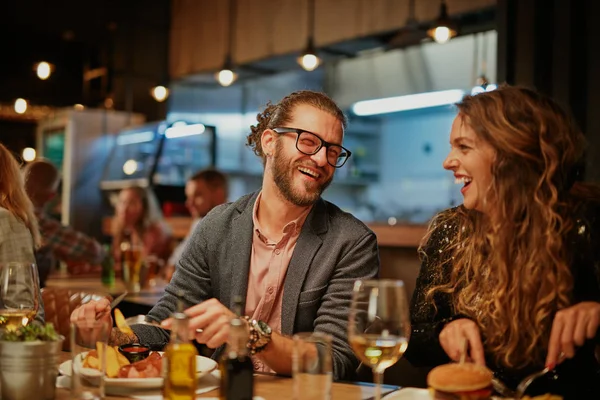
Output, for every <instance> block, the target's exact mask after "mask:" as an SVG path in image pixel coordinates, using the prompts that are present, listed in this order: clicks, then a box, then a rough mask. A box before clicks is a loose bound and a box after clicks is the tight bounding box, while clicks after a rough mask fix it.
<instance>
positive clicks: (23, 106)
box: [15, 98, 27, 114]
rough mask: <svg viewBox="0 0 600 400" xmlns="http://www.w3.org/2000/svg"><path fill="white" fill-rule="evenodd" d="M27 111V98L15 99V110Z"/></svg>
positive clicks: (21, 112)
mask: <svg viewBox="0 0 600 400" xmlns="http://www.w3.org/2000/svg"><path fill="white" fill-rule="evenodd" d="M25 111H27V100H25V99H21V98H19V99H17V100H15V112H16V113H17V114H25Z"/></svg>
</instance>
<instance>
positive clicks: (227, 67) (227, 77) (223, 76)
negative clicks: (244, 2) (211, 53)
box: [215, 0, 238, 87]
mask: <svg viewBox="0 0 600 400" xmlns="http://www.w3.org/2000/svg"><path fill="white" fill-rule="evenodd" d="M235 14H236V7H235V0H229V37H228V38H227V39H228V41H227V54H226V55H225V62H224V63H223V68H221V70H220V71H219V72H218V73H217V74H216V75H215V77H216V78H217V81H218V82H219V84H220V85H221V86H225V87H227V86H229V85H231V84H232V83H233V82H235V81H236V80H237V77H238V74H236V73H235V71H234V69H233V58H232V56H231V54H232V52H233V44H234V43H233V39H234V36H235V16H236V15H235Z"/></svg>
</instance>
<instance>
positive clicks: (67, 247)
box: [23, 159, 105, 287]
mask: <svg viewBox="0 0 600 400" xmlns="http://www.w3.org/2000/svg"><path fill="white" fill-rule="evenodd" d="M23 175H24V178H25V188H26V190H27V195H28V196H29V198H30V199H31V202H32V203H33V206H34V209H35V216H36V217H37V221H38V224H39V227H40V234H41V236H42V246H41V247H40V248H39V249H38V250H37V251H36V254H35V257H36V260H37V264H38V268H39V270H40V286H42V287H44V286H45V282H46V279H47V277H48V274H49V273H50V272H51V270H52V268H53V266H54V265H55V264H56V261H64V262H85V263H88V264H90V265H93V266H97V265H100V263H101V262H102V260H103V259H104V256H105V252H104V250H103V249H102V246H101V245H100V243H98V242H97V241H96V240H95V239H94V238H92V237H90V236H87V235H86V234H84V233H82V232H79V231H77V230H75V229H73V228H71V227H69V226H65V225H63V224H62V223H61V222H60V221H58V220H57V219H55V218H52V217H51V216H49V215H48V213H47V210H46V209H45V208H46V205H47V204H48V203H49V202H50V200H52V199H53V198H54V197H55V196H56V195H57V189H58V185H59V183H60V173H59V171H58V169H57V168H56V167H55V166H54V164H52V163H51V162H49V161H47V160H43V159H37V160H35V161H32V162H31V163H29V164H27V165H26V166H25V167H24V168H23Z"/></svg>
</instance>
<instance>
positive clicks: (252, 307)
mask: <svg viewBox="0 0 600 400" xmlns="http://www.w3.org/2000/svg"><path fill="white" fill-rule="evenodd" d="M261 196H262V193H259V194H258V196H257V198H256V203H254V209H253V211H252V220H253V222H254V233H253V236H252V255H251V257H250V271H249V274H248V293H247V295H246V310H245V314H246V315H249V316H251V317H252V319H256V320H261V321H264V322H266V323H267V324H269V326H270V327H271V329H272V330H273V331H274V332H277V333H281V304H282V300H283V283H284V279H285V274H286V272H287V268H288V264H289V263H290V260H291V259H292V254H293V252H294V248H295V247H296V242H297V241H298V236H299V235H300V231H301V230H302V225H303V224H304V221H305V220H306V217H307V216H308V214H309V212H310V210H311V207H309V208H307V209H306V211H305V212H303V213H302V214H301V215H300V216H299V217H298V218H296V219H295V220H293V221H291V222H289V223H287V224H286V225H285V226H284V227H283V235H282V237H281V239H280V240H279V241H278V242H275V241H273V240H270V239H269V238H268V237H266V236H265V235H263V234H262V233H261V226H260V224H259V222H258V218H257V215H258V207H259V204H260V199H261ZM253 362H254V369H255V370H257V371H263V372H273V371H272V370H271V369H270V368H269V367H267V366H266V365H264V363H263V362H262V361H260V360H259V359H258V358H256V357H254V358H253Z"/></svg>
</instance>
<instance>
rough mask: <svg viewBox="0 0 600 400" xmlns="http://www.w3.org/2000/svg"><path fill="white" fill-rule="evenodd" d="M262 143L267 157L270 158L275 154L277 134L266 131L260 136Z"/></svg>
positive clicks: (270, 130) (269, 130)
mask: <svg viewBox="0 0 600 400" xmlns="http://www.w3.org/2000/svg"><path fill="white" fill-rule="evenodd" d="M260 143H261V146H262V150H263V153H264V155H265V156H270V155H272V154H273V153H274V152H275V144H276V143H277V133H276V132H275V131H273V130H272V129H265V130H264V131H263V133H262V135H261V136H260Z"/></svg>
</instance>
